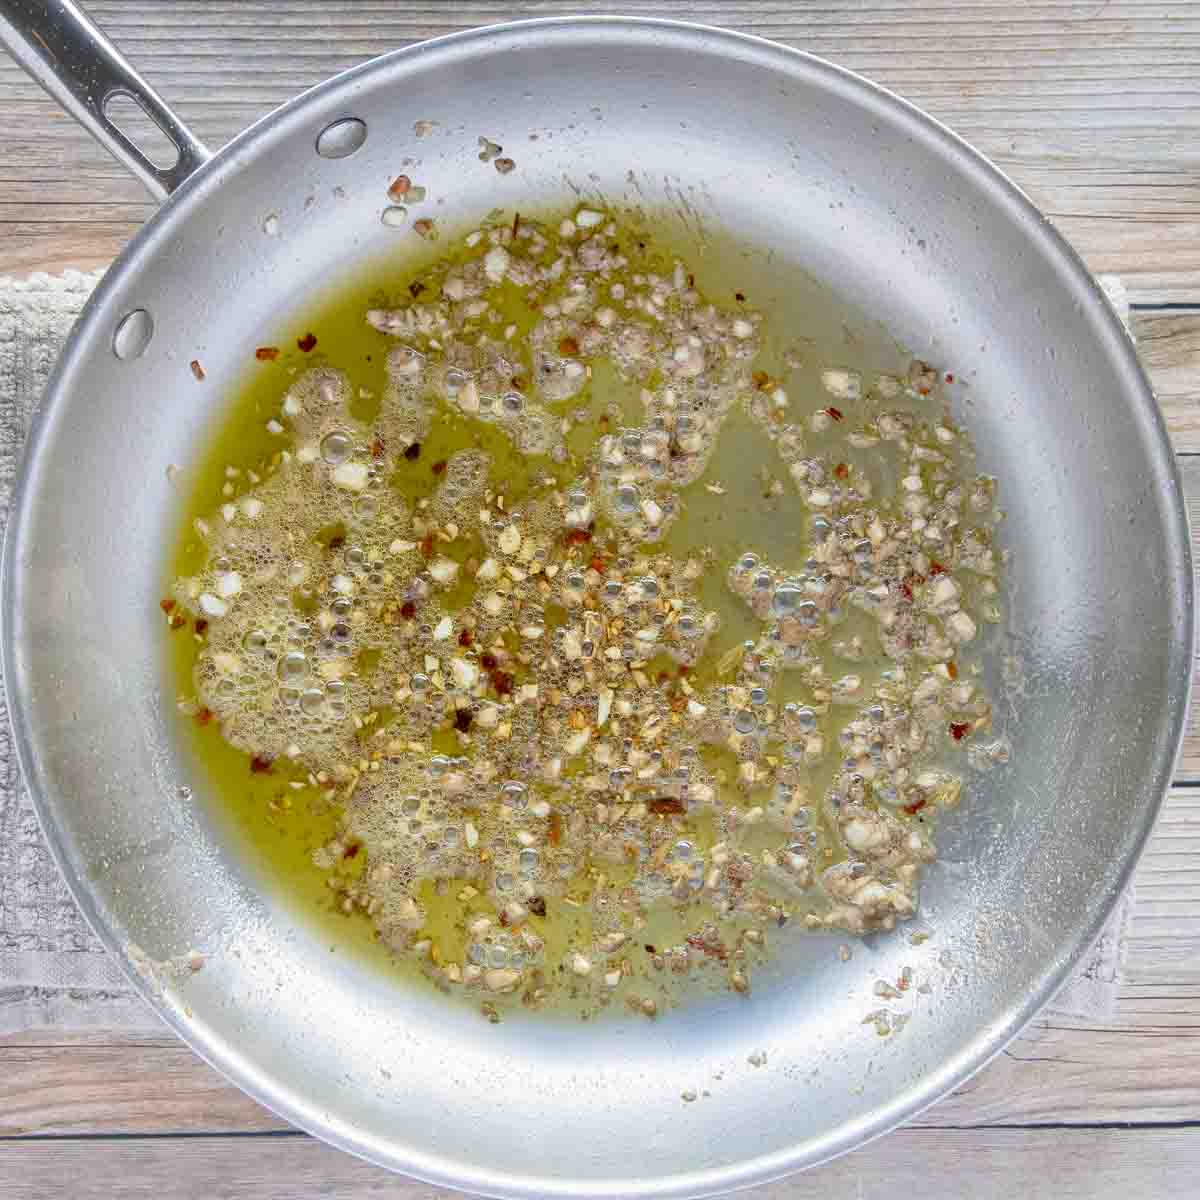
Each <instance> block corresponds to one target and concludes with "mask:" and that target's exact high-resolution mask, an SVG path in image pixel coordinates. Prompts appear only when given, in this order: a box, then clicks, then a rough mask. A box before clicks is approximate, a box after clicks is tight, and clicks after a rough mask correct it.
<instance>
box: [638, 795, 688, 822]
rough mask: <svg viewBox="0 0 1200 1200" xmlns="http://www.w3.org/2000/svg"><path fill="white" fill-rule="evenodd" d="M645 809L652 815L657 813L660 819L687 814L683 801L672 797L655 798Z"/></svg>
mask: <svg viewBox="0 0 1200 1200" xmlns="http://www.w3.org/2000/svg"><path fill="white" fill-rule="evenodd" d="M646 807H647V808H648V809H649V810H650V811H651V812H652V813H657V814H658V815H659V816H660V817H665V816H669V815H671V814H673V813H684V812H687V808H686V806H685V805H684V803H683V801H682V800H679V799H676V797H674V796H655V797H654V799H653V800H651V801H649V802H648V803H647V805H646Z"/></svg>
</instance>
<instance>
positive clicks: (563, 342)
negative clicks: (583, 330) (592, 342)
mask: <svg viewBox="0 0 1200 1200" xmlns="http://www.w3.org/2000/svg"><path fill="white" fill-rule="evenodd" d="M558 352H559V354H565V355H567V356H570V355H573V354H578V353H579V343H578V342H577V341H576V340H575V339H574V338H573V337H565V338H559V341H558Z"/></svg>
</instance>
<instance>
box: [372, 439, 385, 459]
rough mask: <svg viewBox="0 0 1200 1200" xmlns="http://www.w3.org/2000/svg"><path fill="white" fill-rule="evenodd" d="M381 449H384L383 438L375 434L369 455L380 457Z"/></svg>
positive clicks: (381, 455) (381, 454)
mask: <svg viewBox="0 0 1200 1200" xmlns="http://www.w3.org/2000/svg"><path fill="white" fill-rule="evenodd" d="M383 451H384V445H383V438H381V437H379V436H378V435H376V436H375V438H374V439H373V440H372V442H371V457H372V458H382V457H383Z"/></svg>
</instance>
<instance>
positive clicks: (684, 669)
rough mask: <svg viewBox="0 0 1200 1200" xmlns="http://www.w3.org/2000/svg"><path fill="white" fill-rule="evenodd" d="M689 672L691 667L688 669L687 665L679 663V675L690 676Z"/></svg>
mask: <svg viewBox="0 0 1200 1200" xmlns="http://www.w3.org/2000/svg"><path fill="white" fill-rule="evenodd" d="M691 671H692V668H691V667H689V666H688V665H687V663H680V664H679V674H680V675H690V674H691Z"/></svg>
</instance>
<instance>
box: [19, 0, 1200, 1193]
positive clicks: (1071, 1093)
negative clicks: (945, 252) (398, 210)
mask: <svg viewBox="0 0 1200 1200" xmlns="http://www.w3.org/2000/svg"><path fill="white" fill-rule="evenodd" d="M88 7H89V11H90V12H91V13H92V15H93V16H94V17H95V18H96V19H97V21H98V22H99V23H100V25H101V26H102V27H104V28H106V29H107V30H108V32H110V33H111V35H112V36H113V38H114V40H115V41H116V42H117V43H118V45H120V46H121V47H122V48H123V49H124V50H125V51H126V52H127V53H128V54H129V56H130V58H131V59H132V60H133V61H134V63H135V64H136V65H137V66H138V67H140V68H141V69H142V71H143V72H144V74H145V75H146V76H147V78H149V79H150V80H151V81H152V82H153V83H154V84H155V85H156V86H157V87H158V88H159V89H160V90H161V91H162V93H163V94H164V95H165V96H166V97H167V98H168V100H169V101H170V102H171V103H173V104H175V105H177V106H178V109H179V111H180V113H181V114H183V115H184V117H185V118H186V119H187V120H188V121H189V122H191V123H192V125H193V126H194V128H195V130H196V132H197V133H198V134H199V135H200V136H201V137H202V138H203V139H204V140H206V141H207V142H208V143H209V144H210V145H213V146H216V145H220V144H221V143H222V142H224V141H225V140H227V139H228V138H229V137H231V136H232V135H233V134H235V133H237V132H238V131H239V130H240V129H242V128H244V127H245V126H246V125H247V124H249V123H250V122H251V121H252V120H254V119H255V118H257V117H258V116H261V115H262V114H263V113H264V112H266V111H268V110H269V109H271V108H272V107H274V106H275V105H277V104H279V103H281V102H283V101H284V100H287V99H289V98H290V97H291V96H293V95H294V94H295V93H297V92H298V91H300V90H302V89H303V88H305V87H307V86H309V85H311V84H313V83H316V82H319V81H320V80H321V79H324V78H326V77H327V76H329V75H330V74H333V73H334V72H336V71H338V70H342V69H344V68H346V67H348V66H352V65H354V64H355V63H358V62H361V61H363V60H364V59H366V58H369V57H371V56H373V55H375V54H378V53H380V52H382V51H385V50H390V49H394V48H396V47H398V46H403V45H407V44H410V43H411V42H413V41H415V40H418V39H420V38H423V37H426V36H430V35H432V34H437V33H445V32H452V31H453V30H456V29H463V28H469V27H471V26H473V25H477V24H481V23H486V22H490V21H499V20H506V19H510V18H513V17H520V16H545V15H556V14H562V13H567V12H578V11H603V10H604V9H606V8H609V7H610V4H609V3H607V2H606V0H598V2H597V0H547V2H527V3H518V4H514V3H503V2H499V0H497V2H491V3H488V2H475V3H461V2H453V3H430V2H426V3H405V4H397V3H394V2H393V0H278V2H276V0H253V2H251V3H248V2H245V0H211V2H206V0H187V2H181V0H103V2H101V0H94V2H93V3H90V4H89V6H88ZM618 7H620V8H621V9H623V10H624V11H626V12H630V13H633V14H636V15H643V16H674V17H680V18H687V19H691V20H698V21H703V22H710V23H713V24H721V25H727V26H730V27H733V28H738V29H742V30H745V31H747V32H752V33H758V34H761V35H764V36H768V37H773V38H776V39H778V40H781V41H783V42H786V43H788V44H790V45H794V46H798V47H800V48H803V49H807V50H811V51H813V52H816V53H818V54H821V55H824V56H825V57H828V58H830V59H832V60H833V61H835V62H838V63H841V64H842V65H845V66H847V67H850V68H852V69H854V70H858V71H861V72H863V73H865V74H866V75H868V76H869V77H871V78H873V79H875V80H877V81H878V82H880V83H882V84H884V85H885V86H888V87H891V88H893V89H895V90H896V91H898V92H900V93H901V94H902V95H904V96H906V97H907V98H909V99H911V100H913V101H914V102H916V103H917V104H919V105H921V106H922V107H924V108H926V109H927V110H928V111H929V112H931V113H932V114H933V115H935V116H937V117H939V118H940V119H942V120H944V121H945V122H947V123H948V124H949V125H950V126H951V127H952V128H954V129H955V130H957V131H958V132H959V133H961V134H962V135H963V136H965V137H966V138H967V139H968V140H969V141H971V142H972V143H974V144H975V145H976V146H977V147H979V148H980V149H981V150H982V151H983V152H984V153H986V154H988V155H989V156H990V157H992V158H993V160H994V161H996V162H997V164H998V165H999V166H1000V167H1001V168H1002V169H1004V170H1005V171H1007V172H1008V173H1009V174H1010V175H1011V176H1012V177H1013V178H1014V179H1015V180H1016V181H1017V182H1018V183H1019V184H1020V185H1021V186H1022V187H1023V188H1024V189H1025V190H1026V191H1027V192H1028V193H1029V194H1030V195H1031V197H1032V198H1033V200H1034V201H1035V202H1036V203H1037V204H1038V205H1039V206H1040V207H1041V208H1042V209H1043V210H1044V211H1045V212H1046V213H1047V215H1048V216H1049V217H1050V218H1051V219H1052V220H1053V221H1054V222H1055V223H1056V224H1057V226H1058V227H1059V228H1060V229H1061V230H1062V232H1063V233H1064V234H1065V235H1066V236H1067V237H1068V239H1069V240H1071V241H1072V242H1073V244H1074V245H1075V246H1076V247H1077V249H1079V251H1080V252H1081V253H1082V255H1083V256H1084V258H1085V260H1086V261H1087V262H1088V264H1089V265H1090V266H1091V267H1092V269H1093V270H1095V271H1097V272H1115V273H1119V274H1121V275H1122V276H1123V278H1124V280H1125V283H1126V285H1127V288H1128V291H1129V294H1130V298H1131V299H1132V300H1133V301H1134V302H1135V304H1136V303H1141V304H1151V305H1154V304H1168V303H1173V304H1176V305H1191V306H1195V307H1194V308H1193V309H1192V311H1187V312H1171V311H1166V312H1163V311H1156V312H1144V311H1143V312H1137V313H1135V314H1134V317H1133V326H1134V331H1135V334H1136V336H1137V338H1138V343H1139V347H1140V352H1141V355H1142V359H1143V362H1144V363H1145V365H1146V368H1147V371H1148V373H1149V375H1150V378H1151V381H1152V383H1153V385H1154V387H1155V390H1156V393H1157V395H1158V398H1159V402H1160V404H1161V406H1162V409H1163V412H1164V415H1165V418H1166V421H1167V424H1168V427H1169V429H1170V432H1171V436H1172V439H1173V441H1174V444H1175V446H1176V449H1177V450H1179V451H1180V452H1181V453H1182V457H1181V470H1182V476H1183V483H1184V490H1185V495H1186V497H1187V500H1188V507H1189V511H1190V512H1191V514H1192V523H1193V530H1200V458H1196V459H1193V458H1191V457H1190V455H1192V454H1198V455H1200V6H1197V5H1196V4H1194V3H1190V2H1188V0H1180V2H1170V0H1125V2H1121V0H1084V2H1079V3H1077V2H1074V0H1041V2H1039V3H1034V4H1028V5H1022V6H1014V5H1012V4H1011V3H1010V2H1009V0H975V2H972V3H970V4H966V3H954V2H952V0H817V2H813V3H804V4H800V3H781V2H778V0H728V2H726V3H717V2H709V3H703V2H701V3H691V2H689V0H669V2H665V3H647V2H645V0H623V2H622V4H621V5H619V6H618ZM0 59H2V56H0ZM0 114H3V115H2V116H0V133H2V134H3V136H0V275H3V274H19V273H22V272H26V271H31V270H47V271H55V270H61V269H63V268H65V267H76V268H92V267H98V266H103V265H105V264H106V263H108V262H109V261H110V260H111V259H112V258H113V256H114V255H115V254H116V253H117V251H118V250H119V249H120V248H121V246H122V245H123V244H124V243H125V241H126V240H127V239H128V238H129V236H130V235H131V234H132V233H133V232H134V231H135V230H136V228H137V227H138V226H139V225H140V224H141V223H142V222H143V221H144V220H145V219H146V218H147V217H148V216H149V215H150V214H151V212H152V211H153V205H152V204H151V203H150V202H149V200H148V199H147V198H146V197H145V196H144V194H143V193H142V191H141V189H140V186H139V185H138V184H137V183H136V182H134V181H133V180H132V179H130V178H129V177H128V176H127V175H126V174H125V173H124V172H123V170H122V169H121V168H120V167H118V166H117V165H116V164H115V163H114V162H113V161H112V160H111V159H109V158H108V156H107V155H106V154H105V153H104V151H102V150H100V149H99V147H97V146H96V145H94V143H92V142H91V141H90V140H89V139H88V137H87V135H86V134H84V133H83V132H82V131H81V130H79V129H78V128H77V127H76V126H75V124H74V123H73V122H72V121H71V120H70V119H68V118H66V117H65V116H63V115H62V114H61V113H60V112H59V111H58V110H57V109H56V108H55V107H54V106H53V105H52V103H51V102H50V101H49V100H48V99H46V98H45V97H44V96H43V95H42V93H41V92H40V91H39V90H38V89H37V88H36V87H35V85H33V84H32V83H30V82H29V81H28V80H27V79H26V78H25V77H24V76H23V75H21V74H20V72H19V71H18V70H17V69H16V68H15V67H14V66H13V65H12V64H11V63H9V62H8V61H7V60H3V61H0ZM1197 550H1198V554H1197V560H1198V561H1200V545H1198V546H1197ZM1198 665H1200V664H1198ZM1179 778H1180V779H1183V780H1196V781H1200V713H1197V714H1196V716H1194V717H1193V720H1192V723H1191V725H1190V727H1189V731H1188V736H1187V739H1186V742H1185V747H1184V752H1183V756H1182V759H1181V761H1180V764H1179ZM1135 889H1136V890H1135V895H1136V905H1135V907H1134V910H1133V914H1132V916H1131V918H1130V923H1129V927H1128V929H1127V936H1126V938H1125V943H1124V944H1125V961H1124V962H1123V964H1122V982H1121V986H1120V991H1119V995H1118V998H1117V1005H1116V1011H1115V1013H1114V1014H1113V1016H1112V1019H1111V1021H1110V1022H1108V1023H1105V1024H1095V1023H1091V1024H1086V1025H1085V1024H1081V1023H1075V1022H1071V1021H1062V1020H1058V1021H1053V1020H1043V1021H1040V1022H1035V1023H1034V1024H1033V1025H1032V1026H1031V1027H1030V1028H1029V1029H1028V1030H1027V1031H1026V1032H1025V1033H1024V1034H1023V1035H1022V1036H1021V1037H1019V1038H1018V1039H1017V1040H1016V1041H1015V1042H1014V1043H1013V1044H1012V1045H1011V1046H1010V1047H1009V1049H1008V1050H1007V1051H1006V1052H1005V1053H1004V1054H1003V1055H1001V1056H1000V1057H999V1058H998V1059H997V1060H995V1061H994V1062H993V1063H992V1064H991V1065H990V1066H989V1067H987V1068H986V1069H985V1070H984V1071H982V1072H981V1073H980V1074H979V1075H977V1076H976V1077H975V1078H974V1079H973V1080H971V1081H970V1082H969V1083H968V1084H967V1085H965V1086H964V1087H963V1088H961V1089H960V1090H959V1091H958V1092H956V1093H955V1094H954V1095H952V1096H950V1097H948V1098H947V1099H946V1100H945V1101H943V1102H942V1103H941V1104H940V1105H938V1106H936V1107H935V1108H933V1109H931V1110H929V1111H928V1112H927V1113H925V1114H923V1115H922V1116H921V1117H920V1118H919V1119H918V1120H917V1121H916V1122H914V1123H913V1125H911V1126H910V1127H908V1128H906V1129H903V1130H901V1131H899V1132H897V1133H895V1134H893V1135H891V1136H890V1137H888V1138H885V1139H883V1140H881V1141H879V1142H876V1143H874V1144H872V1145H871V1146H868V1147H866V1148H865V1149H863V1150H861V1151H859V1152H858V1153H856V1154H854V1155H851V1156H849V1157H847V1158H845V1159H842V1160H839V1161H838V1162H836V1163H833V1164H828V1165H826V1166H824V1167H822V1168H818V1169H817V1170H816V1171H814V1172H810V1173H808V1174H806V1175H804V1176H801V1177H798V1178H795V1179H791V1180H788V1181H787V1182H786V1183H781V1184H778V1185H774V1186H772V1187H767V1188H761V1189H757V1190H756V1191H753V1192H750V1193H746V1195H748V1196H751V1197H754V1198H755V1200H783V1198H784V1197H785V1196H786V1197H788V1198H789V1200H790V1198H793V1197H794V1198H797V1200H803V1198H805V1197H814V1198H815V1197H818V1196H819V1197H820V1198H821V1200H827V1198H828V1197H830V1196H834V1197H838V1196H856V1197H860V1198H868V1197H869V1198H875V1197H879V1198H883V1197H885V1196H886V1197H888V1198H891V1197H893V1196H895V1195H896V1194H904V1193H905V1191H907V1190H919V1191H920V1193H922V1194H930V1195H931V1196H936V1197H938V1200H943V1198H944V1200H951V1198H953V1200H958V1198H959V1197H961V1196H966V1195H970V1196H972V1197H973V1198H982V1200H992V1198H1001V1197H1003V1198H1004V1200H1009V1198H1010V1197H1014V1196H1020V1195H1031V1196H1038V1197H1040V1196H1053V1197H1055V1200H1083V1198H1084V1197H1087V1198H1089V1200H1090V1198H1092V1197H1099V1198H1101V1200H1117V1198H1118V1197H1120V1200H1125V1198H1126V1197H1130V1196H1132V1197H1136V1198H1137V1200H1157V1198H1159V1197H1170V1198H1172V1200H1173V1198H1175V1197H1185V1196H1191V1195H1194V1194H1195V1193H1196V1183H1195V1181H1196V1179H1197V1178H1200V788H1188V787H1180V788H1177V789H1176V790H1175V791H1174V792H1173V793H1172V794H1171V796H1170V797H1169V799H1168V802H1167V805H1166V807H1165V809H1164V813H1163V815H1162V818H1161V819H1160V821H1159V823H1158V826H1157V828H1156V830H1155V833H1154V836H1153V838H1152V839H1151V842H1150V844H1149V846H1148V848H1147V852H1146V854H1145V856H1144V857H1143V859H1142V862H1141V864H1140V866H1139V869H1138V872H1137V876H1136V880H1135ZM1105 1123H1116V1124H1120V1125H1125V1124H1136V1125H1138V1126H1140V1128H1107V1129H1101V1128H1091V1126H1095V1125H1097V1124H1105ZM1155 1125H1161V1126H1163V1127H1162V1128H1155V1127H1154V1126H1155ZM113 1134H121V1135H124V1136H123V1137H122V1138H121V1139H119V1140H108V1137H109V1135H113ZM231 1134H239V1135H242V1136H228V1135H231ZM146 1135H154V1136H146ZM179 1135H186V1136H179ZM12 1139H21V1140H12ZM66 1195H69V1196H71V1197H73V1198H75V1200H99V1198H101V1197H103V1198H104V1200H110V1198H111V1197H113V1196H118V1195H119V1196H121V1197H122V1198H123V1200H124V1198H133V1200H140V1198H145V1200H150V1198H153V1200H174V1198H182V1197H187V1198H189V1200H190V1198H192V1197H197V1196H205V1197H210V1196H211V1197H234V1196H236V1197H238V1200H260V1198H261V1200H267V1198H268V1197H269V1198H270V1200H301V1198H304V1200H309V1198H312V1197H316V1196H320V1197H322V1198H323V1200H350V1198H352V1197H353V1198H355V1200H357V1198H358V1197H375V1196H387V1197H391V1198H394V1200H435V1198H438V1200H449V1198H450V1197H451V1196H452V1195H454V1194H453V1193H449V1192H444V1191H440V1190H438V1189H434V1188H429V1187H426V1186H424V1185H421V1184H417V1183H414V1182H411V1181H405V1180H400V1179H397V1178H395V1177H391V1176H387V1175H385V1174H384V1173H382V1172H380V1171H379V1170H377V1169H376V1168H373V1167H370V1166H368V1165H366V1164H363V1163H360V1162H357V1161H356V1160H353V1159H351V1158H349V1157H347V1156H345V1155H342V1154H340V1153H338V1152H336V1151H333V1150H330V1149H328V1148H327V1147H324V1146H322V1145H320V1144H318V1143H316V1142H313V1141H311V1140H310V1139H308V1138H305V1137H303V1136H299V1135H295V1134H293V1133H291V1132H288V1131H287V1130H286V1129H285V1127H284V1126H283V1125H282V1123H281V1122H279V1121H278V1119H277V1118H275V1117H274V1116H273V1115H272V1114H270V1113H268V1112H266V1110H263V1109H260V1108H258V1107H257V1106H256V1105H255V1104H253V1102H251V1101H250V1100H248V1099H247V1098H246V1097H244V1096H243V1095H242V1094H241V1093H240V1092H238V1091H237V1090H236V1089H234V1088H233V1087H231V1086H230V1085H229V1084H227V1083H226V1082H225V1081H224V1080H223V1079H222V1078H221V1077H219V1076H218V1075H216V1074H215V1073H214V1072H213V1071H212V1070H211V1069H210V1068H208V1067H207V1066H206V1065H205V1064H204V1063H202V1062H201V1061H200V1060H199V1059H197V1058H196V1057H194V1056H193V1055H192V1054H191V1052H190V1051H189V1050H187V1049H186V1047H184V1046H183V1045H182V1044H180V1043H178V1042H176V1041H174V1040H173V1039H171V1038H170V1037H169V1036H166V1035H164V1036H163V1037H146V1036H141V1037H138V1038H136V1039H135V1038H128V1037H125V1036H122V1035H120V1034H116V1033H111V1032H104V1031H96V1030H91V1031H87V1032H81V1033H79V1034H72V1033H66V1032H63V1031H50V1032H45V1031H43V1032H38V1033H33V1032H31V1033H27V1034H23V1035H19V1036H15V1037H11V1038H7V1039H0V1200H18V1198H19V1200H50V1198H51V1197H52V1198H53V1200H58V1198H59V1197H61V1196H66Z"/></svg>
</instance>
